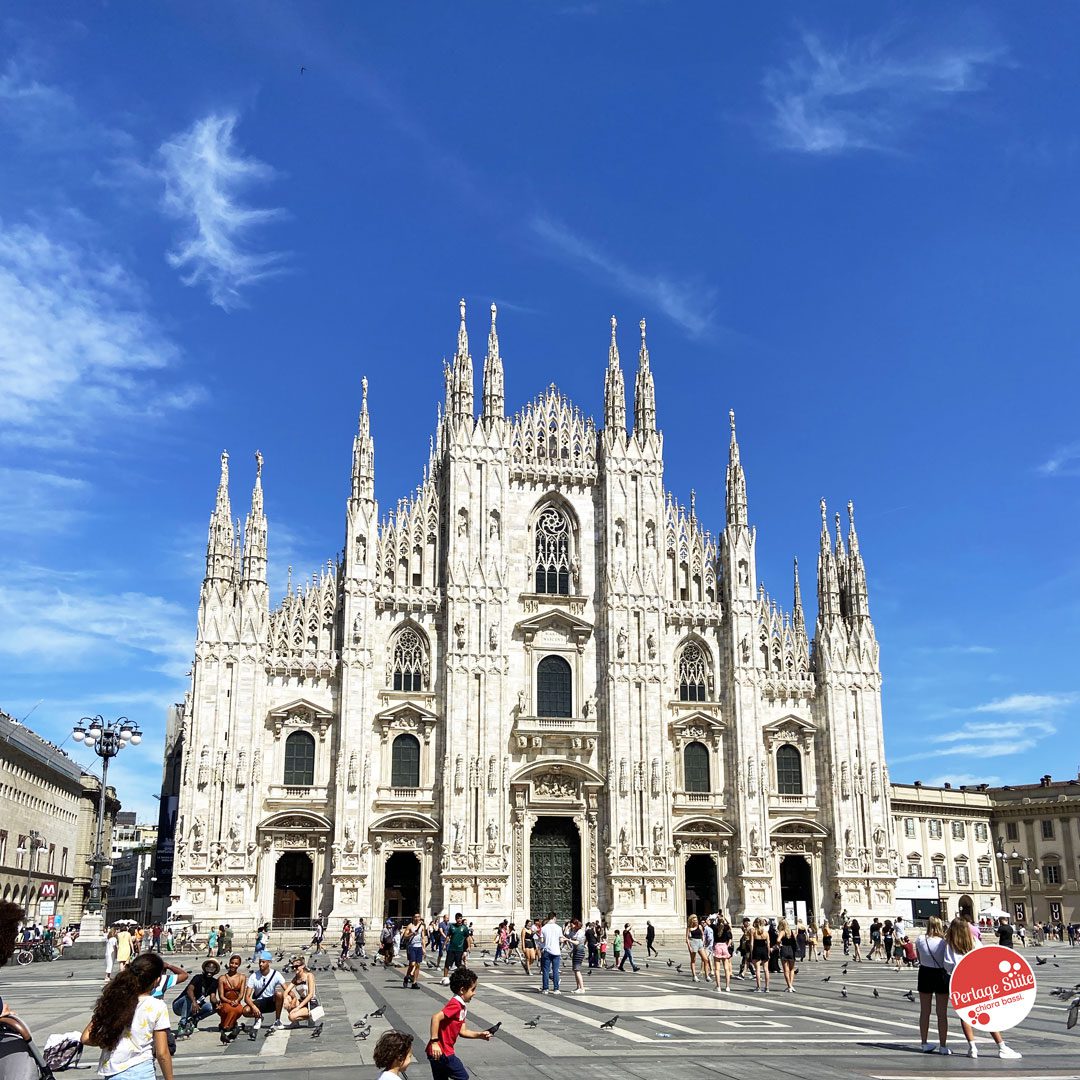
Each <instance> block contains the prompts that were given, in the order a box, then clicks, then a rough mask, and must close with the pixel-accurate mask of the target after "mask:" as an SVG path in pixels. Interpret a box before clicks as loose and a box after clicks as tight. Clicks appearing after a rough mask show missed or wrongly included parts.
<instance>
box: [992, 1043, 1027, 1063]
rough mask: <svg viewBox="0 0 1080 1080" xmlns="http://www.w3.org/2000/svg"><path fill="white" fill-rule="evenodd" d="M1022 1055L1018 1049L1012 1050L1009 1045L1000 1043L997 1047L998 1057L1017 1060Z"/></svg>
mask: <svg viewBox="0 0 1080 1080" xmlns="http://www.w3.org/2000/svg"><path fill="white" fill-rule="evenodd" d="M1023 1056H1024V1055H1023V1054H1021V1053H1020V1051H1019V1050H1014V1049H1013V1048H1012V1047H1011V1046H1006V1045H1005V1044H1004V1043H1002V1044H1001V1045H1000V1046H999V1047H998V1057H999V1058H1006V1059H1008V1060H1009V1061H1019V1060H1020V1058H1022V1057H1023Z"/></svg>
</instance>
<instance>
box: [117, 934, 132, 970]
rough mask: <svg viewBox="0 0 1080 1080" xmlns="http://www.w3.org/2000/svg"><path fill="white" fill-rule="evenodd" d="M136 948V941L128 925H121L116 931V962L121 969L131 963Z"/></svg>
mask: <svg viewBox="0 0 1080 1080" xmlns="http://www.w3.org/2000/svg"><path fill="white" fill-rule="evenodd" d="M134 948H135V941H134V939H133V938H132V936H131V931H130V930H129V929H128V928H127V927H126V926H121V927H120V929H119V930H117V931H116V964H117V967H118V968H119V970H120V971H123V970H124V968H126V967H127V966H128V964H129V963H131V955H132V952H133V950H134Z"/></svg>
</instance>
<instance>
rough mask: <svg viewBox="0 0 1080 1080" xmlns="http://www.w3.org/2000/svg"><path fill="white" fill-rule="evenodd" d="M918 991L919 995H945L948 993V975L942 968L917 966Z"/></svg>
mask: <svg viewBox="0 0 1080 1080" xmlns="http://www.w3.org/2000/svg"><path fill="white" fill-rule="evenodd" d="M917 986H918V990H919V993H920V994H947V993H948V992H949V973H948V972H947V971H946V970H945V969H944V968H934V967H926V966H925V965H924V964H920V965H919V981H918V984H917Z"/></svg>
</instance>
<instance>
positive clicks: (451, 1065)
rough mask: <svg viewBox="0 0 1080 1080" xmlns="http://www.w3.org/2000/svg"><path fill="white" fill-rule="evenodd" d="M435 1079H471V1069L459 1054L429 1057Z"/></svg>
mask: <svg viewBox="0 0 1080 1080" xmlns="http://www.w3.org/2000/svg"><path fill="white" fill-rule="evenodd" d="M428 1064H429V1065H430V1066H431V1075H432V1078H433V1080H469V1071H468V1069H466V1068H465V1066H464V1065H463V1064H462V1063H461V1058H459V1057H458V1056H457V1054H443V1056H442V1057H440V1058H431V1057H429V1058H428Z"/></svg>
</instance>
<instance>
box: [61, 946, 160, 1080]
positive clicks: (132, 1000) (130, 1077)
mask: <svg viewBox="0 0 1080 1080" xmlns="http://www.w3.org/2000/svg"><path fill="white" fill-rule="evenodd" d="M164 970H165V965H164V964H163V963H162V961H161V957H160V956H158V954H157V953H144V954H143V955H141V956H136V957H134V958H133V959H132V960H131V961H130V963H128V965H127V966H126V967H125V968H124V970H123V971H120V972H118V973H117V975H116V976H115V978H113V979H112V980H110V982H109V983H108V984H107V985H106V987H105V989H104V990H103V991H102V992H101V996H100V997H99V998H98V1000H97V1004H96V1005H95V1006H94V1014H93V1016H92V1017H91V1018H90V1023H89V1024H87V1025H86V1028H85V1029H84V1030H83V1033H82V1042H83V1043H84V1044H85V1045H87V1046H97V1047H100V1048H101V1059H100V1061H99V1062H98V1076H123V1077H124V1080H154V1077H155V1073H154V1062H155V1060H156V1061H157V1065H158V1068H159V1069H160V1070H161V1075H162V1077H164V1080H173V1068H172V1054H171V1053H170V1052H169V1039H168V1033H169V1027H170V1025H169V1010H168V1009H167V1008H166V1006H165V1002H163V1001H161V1000H160V999H158V998H155V997H154V996H153V994H152V991H153V989H154V987H155V986H156V985H157V982H158V980H159V979H160V978H161V975H162V972H163V971H164Z"/></svg>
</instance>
